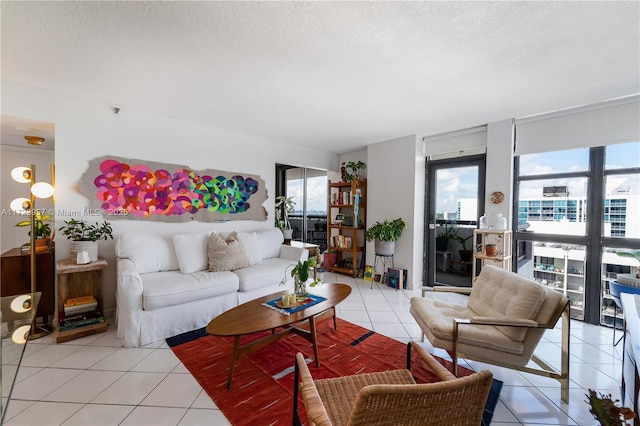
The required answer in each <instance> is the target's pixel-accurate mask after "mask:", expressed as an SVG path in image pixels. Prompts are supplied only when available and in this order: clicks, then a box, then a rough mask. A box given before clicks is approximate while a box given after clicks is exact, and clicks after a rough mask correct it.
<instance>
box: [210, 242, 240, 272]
mask: <svg viewBox="0 0 640 426" xmlns="http://www.w3.org/2000/svg"><path fill="white" fill-rule="evenodd" d="M208 257H209V271H212V272H217V271H233V270H235V269H240V268H246V267H247V266H249V261H248V260H247V255H246V254H245V253H244V247H243V246H242V243H241V242H240V240H239V239H238V235H237V234H236V233H235V232H232V233H231V234H229V236H228V237H227V238H226V239H223V238H222V237H221V236H220V235H218V234H217V233H215V232H213V233H211V237H210V238H209V250H208Z"/></svg>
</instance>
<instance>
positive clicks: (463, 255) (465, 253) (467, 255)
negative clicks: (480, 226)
mask: <svg viewBox="0 0 640 426" xmlns="http://www.w3.org/2000/svg"><path fill="white" fill-rule="evenodd" d="M472 237H473V233H472V234H471V235H468V236H466V237H463V236H462V235H460V229H456V231H455V235H454V237H453V239H454V240H456V241H457V242H459V243H460V245H461V246H462V249H461V250H458V254H459V255H460V260H461V261H463V262H469V261H471V258H472V257H473V250H470V249H468V248H467V241H469V240H470V239H471V238H472Z"/></svg>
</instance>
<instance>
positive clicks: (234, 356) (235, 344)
mask: <svg viewBox="0 0 640 426" xmlns="http://www.w3.org/2000/svg"><path fill="white" fill-rule="evenodd" d="M239 353H240V336H236V337H234V339H233V352H232V353H231V366H230V367H229V378H228V379H227V389H231V378H232V377H233V369H234V367H235V366H236V361H237V360H238V354H239Z"/></svg>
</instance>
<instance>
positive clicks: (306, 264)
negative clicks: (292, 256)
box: [280, 256, 321, 300]
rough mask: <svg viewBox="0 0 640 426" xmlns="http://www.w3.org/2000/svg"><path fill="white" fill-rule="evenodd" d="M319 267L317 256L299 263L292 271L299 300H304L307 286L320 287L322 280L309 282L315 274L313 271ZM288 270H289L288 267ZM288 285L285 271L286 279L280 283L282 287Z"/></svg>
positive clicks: (315, 279) (316, 279)
mask: <svg viewBox="0 0 640 426" xmlns="http://www.w3.org/2000/svg"><path fill="white" fill-rule="evenodd" d="M316 265H317V259H316V257H315V256H311V257H310V258H308V259H307V260H304V261H298V263H297V264H295V265H290V266H293V268H292V269H291V277H292V278H293V279H294V292H295V294H296V298H297V299H298V300H300V299H303V298H304V297H305V296H306V293H307V285H308V286H309V287H315V286H316V285H318V284H319V283H320V282H321V280H320V278H314V279H313V280H312V281H311V282H307V281H309V277H310V276H311V275H312V274H313V270H314V268H315V267H316ZM287 269H289V268H288V267H287ZM286 283H287V273H286V270H285V277H284V278H283V279H282V281H280V285H284V284H286Z"/></svg>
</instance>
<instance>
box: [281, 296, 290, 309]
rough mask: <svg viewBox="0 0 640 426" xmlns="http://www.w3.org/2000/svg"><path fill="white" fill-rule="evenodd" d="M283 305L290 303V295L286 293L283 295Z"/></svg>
mask: <svg viewBox="0 0 640 426" xmlns="http://www.w3.org/2000/svg"><path fill="white" fill-rule="evenodd" d="M281 303H282V304H283V305H285V306H286V305H288V304H289V295H288V294H285V295H284V296H282V302H281Z"/></svg>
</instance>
